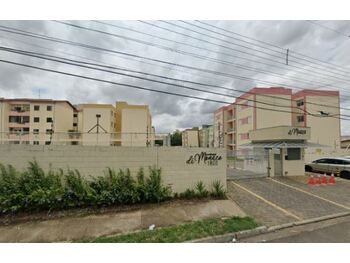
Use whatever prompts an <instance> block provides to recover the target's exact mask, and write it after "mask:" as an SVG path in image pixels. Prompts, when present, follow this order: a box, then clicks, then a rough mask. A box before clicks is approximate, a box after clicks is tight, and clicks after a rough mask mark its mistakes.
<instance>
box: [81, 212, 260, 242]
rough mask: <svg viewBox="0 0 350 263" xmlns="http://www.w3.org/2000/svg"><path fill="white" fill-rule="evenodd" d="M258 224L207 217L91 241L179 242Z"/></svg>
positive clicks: (232, 218) (248, 221)
mask: <svg viewBox="0 0 350 263" xmlns="http://www.w3.org/2000/svg"><path fill="white" fill-rule="evenodd" d="M257 226H258V224H257V223H256V222H255V221H254V219H252V218H250V217H231V218H228V219H207V220H201V221H196V222H194V223H189V224H183V225H177V226H171V227H165V228H159V229H155V230H143V231H140V232H135V233H130V234H122V235H116V236H111V237H100V238H96V239H94V240H90V241H84V242H92V243H180V242H184V241H189V240H194V239H199V238H204V237H208V236H215V235H222V234H225V233H231V232H237V231H241V230H247V229H253V228H256V227H257Z"/></svg>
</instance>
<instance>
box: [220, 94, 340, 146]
mask: <svg viewBox="0 0 350 263" xmlns="http://www.w3.org/2000/svg"><path fill="white" fill-rule="evenodd" d="M307 112H308V113H312V116H310V115H309V114H308V113H307ZM339 114H340V113H339V92H338V91H322V90H318V91H315V90H302V91H299V92H295V93H293V91H292V90H291V89H288V88H283V87H270V88H253V89H251V90H249V91H247V92H246V93H244V94H242V95H241V96H240V97H239V98H237V99H236V101H235V102H234V103H233V104H232V105H228V106H224V107H221V108H219V109H218V110H216V111H215V112H214V146H215V147H226V148H227V149H228V150H235V149H237V148H239V146H240V145H243V144H246V143H249V142H250V138H249V131H252V130H257V129H262V128H269V127H274V126H283V125H287V126H291V125H292V126H302V127H310V128H311V139H310V140H309V142H311V143H318V144H323V145H327V146H331V147H340V120H339V118H337V117H335V116H339ZM332 116H333V117H332ZM324 127H327V129H324Z"/></svg>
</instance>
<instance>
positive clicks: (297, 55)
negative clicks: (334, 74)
mask: <svg viewBox="0 0 350 263" xmlns="http://www.w3.org/2000/svg"><path fill="white" fill-rule="evenodd" d="M195 21H196V22H198V23H201V24H203V25H206V26H210V27H212V28H215V29H219V30H221V31H223V32H227V33H230V34H232V35H238V36H241V37H243V38H246V39H249V40H253V41H256V42H259V43H262V44H265V45H267V46H271V47H275V48H279V49H280V50H286V49H285V48H283V47H281V46H277V45H275V44H272V43H268V42H265V41H261V40H259V39H256V38H252V37H248V36H245V35H242V34H238V33H236V32H233V31H230V30H227V29H225V28H222V27H218V26H214V25H212V24H209V23H206V22H203V21H199V20H195ZM289 51H290V52H292V53H291V54H289V55H290V56H291V57H294V58H297V59H300V60H304V61H307V62H310V63H315V62H314V61H317V62H319V63H322V64H325V65H324V66H327V67H333V68H338V69H337V70H338V71H340V72H344V73H347V74H349V73H350V71H349V70H348V71H346V70H344V67H343V66H340V65H336V64H333V63H331V62H328V61H323V60H320V59H318V58H314V57H311V56H308V55H306V54H303V53H300V52H297V51H295V50H289ZM306 58H308V59H306ZM309 59H311V60H314V61H310V60H309ZM315 64H317V63H315ZM318 65H319V64H318Z"/></svg>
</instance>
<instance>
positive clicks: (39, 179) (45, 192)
mask: <svg viewBox="0 0 350 263" xmlns="http://www.w3.org/2000/svg"><path fill="white" fill-rule="evenodd" d="M169 198H171V191H170V188H169V187H165V186H163V185H162V180H161V170H160V169H156V168H149V175H148V176H147V177H146V176H145V175H144V171H143V169H140V170H139V171H138V174H137V179H136V180H135V179H134V178H133V177H132V176H131V175H130V170H129V169H127V170H126V172H124V171H122V170H120V171H119V172H118V173H116V172H115V171H114V170H112V169H110V168H108V171H107V173H106V174H105V175H104V176H99V177H92V179H91V180H86V179H84V178H83V177H82V176H81V175H80V173H79V171H78V170H67V171H63V170H59V171H58V172H55V171H52V170H50V171H49V172H47V173H45V172H44V171H43V169H41V168H40V167H39V165H38V164H37V163H36V162H35V161H34V162H30V163H29V166H28V168H27V169H26V170H25V171H24V172H18V171H16V170H15V168H14V167H12V166H10V165H8V166H4V165H1V164H0V213H1V214H6V213H11V212H12V213H14V212H19V211H26V212H28V211H40V210H53V209H54V210H59V209H66V208H73V207H87V206H109V205H126V204H135V203H154V202H162V201H164V200H167V199H169Z"/></svg>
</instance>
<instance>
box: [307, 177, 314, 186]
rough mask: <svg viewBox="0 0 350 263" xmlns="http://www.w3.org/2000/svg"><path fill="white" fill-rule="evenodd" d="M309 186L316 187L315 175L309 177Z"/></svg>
mask: <svg viewBox="0 0 350 263" xmlns="http://www.w3.org/2000/svg"><path fill="white" fill-rule="evenodd" d="M307 184H308V185H310V186H315V178H314V176H313V175H311V176H310V177H309V180H308V182H307Z"/></svg>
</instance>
